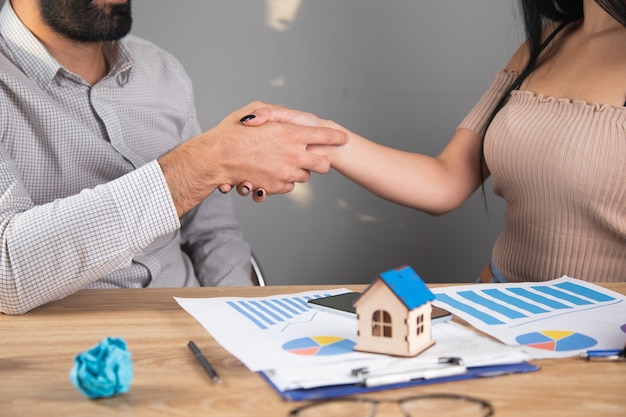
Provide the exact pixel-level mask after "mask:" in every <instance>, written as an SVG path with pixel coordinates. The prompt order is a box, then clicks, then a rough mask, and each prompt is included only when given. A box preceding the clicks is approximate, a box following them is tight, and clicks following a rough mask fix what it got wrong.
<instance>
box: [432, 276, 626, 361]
mask: <svg viewBox="0 0 626 417" xmlns="http://www.w3.org/2000/svg"><path fill="white" fill-rule="evenodd" d="M432 292H433V293H434V294H435V296H436V300H435V301H434V302H433V304H435V305H437V306H439V307H442V308H445V309H446V310H449V311H451V312H452V313H453V314H455V315H456V316H458V317H460V318H462V319H464V320H466V321H467V322H468V323H470V324H471V325H472V326H474V327H475V328H477V329H479V330H481V331H483V332H485V333H487V334H489V335H491V336H493V337H495V338H497V339H499V340H501V341H502V342H504V343H506V344H508V345H515V346H522V348H523V349H524V350H525V351H526V352H528V353H529V354H530V355H532V356H533V358H537V359H540V358H559V357H568V356H576V355H579V354H580V353H583V352H585V351H587V350H589V349H594V350H595V349H621V348H624V345H625V344H626V297H625V296H624V295H622V294H619V293H616V292H614V291H610V290H607V289H605V288H603V287H600V286H598V285H594V284H592V283H589V282H585V281H581V280H578V279H574V278H570V277H562V278H559V279H556V280H551V281H546V282H525V283H505V284H502V283H500V284H472V285H465V286H452V287H443V288H433V289H432Z"/></svg>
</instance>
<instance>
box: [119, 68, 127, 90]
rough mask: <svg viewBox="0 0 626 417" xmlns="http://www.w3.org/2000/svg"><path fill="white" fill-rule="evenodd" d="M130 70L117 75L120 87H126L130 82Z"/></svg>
mask: <svg viewBox="0 0 626 417" xmlns="http://www.w3.org/2000/svg"><path fill="white" fill-rule="evenodd" d="M128 75H129V74H128V71H124V72H121V73H119V74H118V75H117V83H118V84H119V85H120V87H124V86H125V85H126V83H128Z"/></svg>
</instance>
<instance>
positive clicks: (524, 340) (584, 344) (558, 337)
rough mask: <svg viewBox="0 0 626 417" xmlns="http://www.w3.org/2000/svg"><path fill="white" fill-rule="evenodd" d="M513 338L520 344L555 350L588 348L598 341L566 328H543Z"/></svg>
mask: <svg viewBox="0 0 626 417" xmlns="http://www.w3.org/2000/svg"><path fill="white" fill-rule="evenodd" d="M515 340H516V341H517V343H519V344H520V345H526V346H528V347H533V348H536V349H543V350H551V351H556V352H564V351H568V350H579V349H588V348H590V347H592V346H595V345H596V344H597V343H598V342H597V341H596V339H594V338H592V337H589V336H585V335H584V334H581V333H576V332H572V331H568V330H543V331H539V332H532V333H526V334H523V335H520V336H517V337H516V338H515Z"/></svg>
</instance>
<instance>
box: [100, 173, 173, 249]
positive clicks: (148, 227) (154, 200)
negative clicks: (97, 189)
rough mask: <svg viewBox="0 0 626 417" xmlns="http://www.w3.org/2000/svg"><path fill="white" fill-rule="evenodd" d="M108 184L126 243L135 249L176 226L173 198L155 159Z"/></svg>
mask: <svg viewBox="0 0 626 417" xmlns="http://www.w3.org/2000/svg"><path fill="white" fill-rule="evenodd" d="M109 185H110V191H111V194H112V195H113V198H114V199H115V202H116V204H117V206H118V208H119V210H120V215H121V216H122V221H123V222H124V224H125V226H126V231H127V234H128V238H129V242H130V244H131V246H134V247H135V248H136V249H137V250H141V249H143V248H145V247H147V246H148V245H149V244H150V243H152V242H153V241H154V240H155V239H156V238H158V237H160V236H164V235H166V234H168V233H171V232H174V231H175V230H177V229H179V228H180V220H179V218H178V214H177V212H176V207H175V206H174V201H173V199H172V196H171V194H170V191H169V188H168V186H167V183H166V181H165V176H164V175H163V171H162V170H161V166H160V165H159V163H158V162H157V161H152V162H150V163H148V164H146V165H144V166H143V167H141V168H138V169H136V170H135V171H133V172H131V173H129V174H127V175H124V176H122V177H120V178H118V179H116V180H115V181H112V182H110V183H109Z"/></svg>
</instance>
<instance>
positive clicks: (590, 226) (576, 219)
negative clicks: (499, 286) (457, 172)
mask: <svg viewBox="0 0 626 417" xmlns="http://www.w3.org/2000/svg"><path fill="white" fill-rule="evenodd" d="M516 75H517V74H516V73H513V72H508V71H505V70H501V71H499V72H498V74H497V75H496V78H495V80H494V82H493V84H492V85H491V87H490V88H489V90H487V92H486V93H485V95H484V96H483V98H482V99H481V100H480V101H479V102H478V103H477V104H476V106H475V107H474V109H473V110H472V111H471V112H470V113H469V114H468V115H467V117H466V118H465V119H464V120H463V122H462V123H461V124H460V126H459V127H463V128H466V129H470V130H472V131H474V132H477V133H479V134H480V133H481V132H482V130H483V129H484V127H485V123H486V120H487V118H488V116H489V114H490V113H491V110H492V109H493V108H494V107H495V105H496V103H497V101H498V99H499V97H500V96H501V95H502V93H503V92H504V91H505V90H506V88H507V87H508V86H509V85H510V84H511V83H512V82H513V80H514V78H515V77H516ZM485 160H486V162H487V165H488V166H489V170H490V172H491V175H492V181H493V189H494V192H495V193H496V194H497V195H499V196H501V197H503V198H504V199H505V200H506V202H507V208H506V216H505V223H504V227H503V230H502V232H501V234H500V236H499V237H498V239H497V241H496V243H495V245H494V247H493V260H494V262H495V264H496V265H497V267H498V268H499V269H500V271H501V272H502V274H503V275H504V276H505V277H506V278H507V279H509V280H511V281H543V280H548V279H553V278H558V277H561V276H563V275H568V276H570V277H573V278H579V279H582V280H586V281H626V107H612V106H606V105H598V104H589V103H585V102H581V101H570V100H566V99H556V98H553V97H543V96H541V95H536V94H534V93H532V92H529V91H513V92H512V93H511V97H510V99H509V101H508V103H507V104H506V105H505V106H504V108H503V109H502V110H501V111H500V112H499V113H498V115H497V116H496V118H495V119H494V121H493V122H492V124H491V126H490V127H489V128H488V130H487V134H486V136H485Z"/></svg>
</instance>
